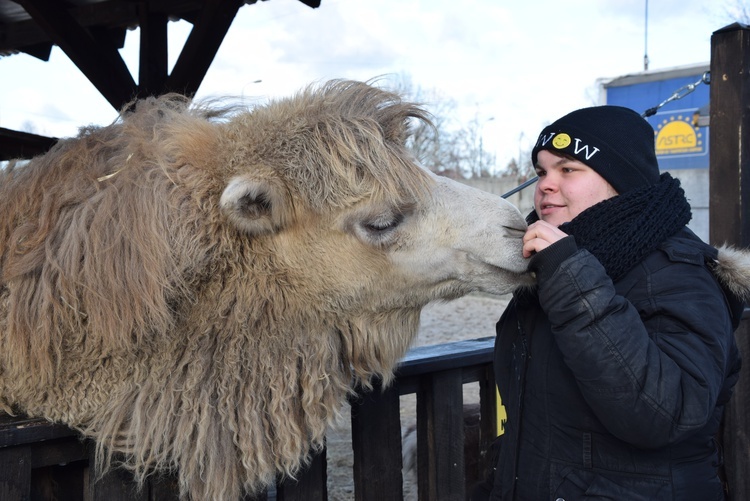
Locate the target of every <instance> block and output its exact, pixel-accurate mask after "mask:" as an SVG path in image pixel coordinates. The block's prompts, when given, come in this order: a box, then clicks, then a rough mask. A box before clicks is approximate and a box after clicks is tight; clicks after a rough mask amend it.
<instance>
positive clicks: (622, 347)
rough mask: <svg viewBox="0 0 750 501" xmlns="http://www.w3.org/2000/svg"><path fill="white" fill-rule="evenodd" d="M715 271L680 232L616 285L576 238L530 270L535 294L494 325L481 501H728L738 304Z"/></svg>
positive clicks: (709, 254)
mask: <svg viewBox="0 0 750 501" xmlns="http://www.w3.org/2000/svg"><path fill="white" fill-rule="evenodd" d="M716 257H717V251H716V249H714V248H713V247H710V246H709V245H707V244H705V243H703V242H702V241H701V240H700V239H698V238H697V237H696V236H695V235H693V233H692V232H690V231H689V230H688V229H687V228H686V229H684V230H682V231H681V232H679V233H678V234H677V235H675V236H673V237H671V238H669V239H668V240H667V241H665V242H664V243H663V244H662V245H661V246H660V247H659V249H658V250H656V251H654V252H653V253H651V254H650V255H649V256H648V257H647V258H646V259H645V260H644V261H643V262H641V263H640V264H639V265H637V266H636V267H635V268H633V269H632V270H630V271H629V272H628V273H627V274H626V275H625V276H624V277H622V278H621V279H620V280H618V281H617V282H616V283H614V284H613V282H612V280H611V279H610V278H609V277H608V276H607V275H606V273H605V270H604V268H603V267H602V265H601V264H600V263H599V261H598V260H597V259H596V258H595V257H594V256H592V255H591V254H590V253H589V252H588V251H586V250H579V249H578V248H577V246H576V244H575V240H574V239H573V237H567V238H565V239H563V240H561V241H559V242H557V243H555V244H554V245H552V246H550V247H548V248H547V249H545V250H544V251H542V252H540V253H538V254H537V255H536V256H535V257H534V258H533V261H532V265H533V266H534V268H535V269H536V270H537V280H538V285H537V287H536V288H535V289H533V290H525V291H522V292H518V293H516V295H515V296H514V299H513V300H512V301H511V303H510V304H509V306H508V308H507V309H506V311H505V313H504V314H503V316H502V318H501V319H500V321H499V322H498V324H497V339H496V345H495V362H494V363H495V377H496V380H497V384H498V388H499V391H500V395H501V398H502V403H503V405H504V406H505V408H506V412H507V423H506V424H505V431H504V434H503V435H502V436H501V437H500V439H499V441H500V443H501V448H500V452H499V459H498V462H497V470H496V474H495V478H494V486H493V489H492V493H491V495H490V499H493V500H504V501H505V500H530V501H541V500H546V499H549V500H567V501H578V500H582V499H586V500H593V499H611V500H615V499H616V500H628V501H637V500H649V501H651V500H664V501H667V500H679V501H689V500H696V501H708V500H720V499H724V492H723V486H722V483H721V481H720V479H719V477H718V476H717V468H718V467H719V465H720V461H721V452H720V450H719V448H718V446H717V442H716V440H715V437H716V435H717V431H718V428H719V424H720V420H721V416H722V413H723V409H724V404H726V402H727V401H728V400H729V397H730V395H731V393H732V387H733V386H734V384H735V383H736V381H737V378H738V372H739V369H740V358H739V354H738V351H737V346H736V344H735V340H734V335H733V332H734V328H735V326H736V322H738V321H739V320H738V318H736V316H737V315H741V311H742V303H741V301H740V300H739V299H738V298H737V297H735V296H734V295H732V294H731V293H728V292H727V291H726V290H725V289H724V288H723V287H722V286H721V285H720V283H719V282H718V281H717V279H716V277H715V276H714V274H713V273H712V271H711V270H710V268H709V265H708V263H712V262H714V260H715V259H716ZM733 315H734V316H735V317H733ZM733 323H734V325H733Z"/></svg>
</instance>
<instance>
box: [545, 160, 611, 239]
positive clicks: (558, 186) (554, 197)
mask: <svg viewBox="0 0 750 501" xmlns="http://www.w3.org/2000/svg"><path fill="white" fill-rule="evenodd" d="M535 167H536V173H537V175H538V176H539V181H538V182H537V184H536V190H535V191H534V207H535V210H536V213H537V216H539V219H541V220H542V221H546V222H548V223H550V224H553V225H555V226H560V225H561V224H563V223H567V222H569V221H571V220H572V219H573V218H574V217H576V216H577V215H578V214H580V213H581V212H583V211H584V210H586V209H588V208H589V207H591V206H592V205H595V204H598V203H599V202H601V201H602V200H606V199H608V198H612V197H614V196H616V195H617V192H616V191H615V189H614V188H612V185H610V184H609V183H608V182H607V181H606V180H605V179H604V178H603V177H601V176H600V175H599V174H598V173H597V172H596V171H594V170H593V169H592V168H591V167H589V166H587V165H586V164H584V163H581V162H579V161H578V160H573V159H570V158H567V157H563V156H558V155H555V154H554V153H551V152H549V151H547V150H541V151H540V152H539V154H538V155H537V163H536V166H535Z"/></svg>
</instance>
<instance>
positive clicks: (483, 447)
mask: <svg viewBox="0 0 750 501" xmlns="http://www.w3.org/2000/svg"><path fill="white" fill-rule="evenodd" d="M497 405H498V400H497V389H496V386H495V373H494V370H493V367H492V365H487V366H485V377H484V378H483V379H481V380H480V381H479V406H480V416H481V421H480V424H479V457H480V459H479V465H478V471H477V480H479V481H481V480H483V479H484V478H486V477H487V475H488V474H489V472H490V471H491V470H492V469H493V468H494V466H495V465H494V464H492V462H493V460H494V458H492V457H491V454H490V446H491V445H492V443H493V442H494V441H495V439H497V436H498V433H499V432H500V430H498V426H497Z"/></svg>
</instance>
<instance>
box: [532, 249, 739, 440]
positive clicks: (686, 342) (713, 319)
mask: <svg viewBox="0 0 750 501" xmlns="http://www.w3.org/2000/svg"><path fill="white" fill-rule="evenodd" d="M539 257H540V258H542V259H540V261H541V263H537V265H538V266H540V267H541V268H542V269H543V270H544V273H542V274H540V275H539V276H538V280H539V298H540V302H541V305H542V308H543V309H544V310H545V312H546V314H547V316H548V318H549V320H550V323H551V325H552V335H553V336H554V337H555V340H556V342H557V345H558V347H559V349H560V350H561V352H562V354H563V357H564V359H565V363H566V364H567V365H568V367H570V369H571V370H572V372H573V374H574V375H575V378H576V380H577V383H578V386H579V388H580V389H581V391H582V393H583V395H584V398H585V399H586V401H587V403H588V404H589V405H590V406H591V408H592V409H593V411H594V412H595V414H596V415H597V417H598V418H599V419H600V421H601V422H602V423H603V424H604V426H605V427H607V429H608V430H609V431H610V432H611V433H612V434H614V435H615V436H617V437H618V438H620V439H622V440H624V441H626V442H628V443H631V444H633V445H635V446H637V447H644V448H650V447H662V446H664V445H666V444H670V443H675V442H679V441H680V440H682V439H683V438H685V437H686V436H688V435H689V434H691V433H693V432H695V431H696V430H699V429H701V428H702V427H704V426H705V425H706V423H707V422H708V421H709V419H710V418H711V416H712V414H713V412H714V410H715V407H716V403H717V398H718V395H719V393H720V391H721V390H722V386H723V384H724V379H725V377H726V373H727V370H728V368H727V364H728V363H729V362H728V360H729V358H730V355H729V353H730V350H731V349H732V339H733V338H732V336H733V332H732V329H731V325H730V320H729V316H728V312H727V307H726V305H725V302H724V299H723V295H722V293H721V291H720V289H719V288H718V285H717V284H716V282H715V280H714V278H713V276H712V275H711V273H710V271H709V270H708V269H706V267H705V266H702V265H699V264H692V263H687V262H669V261H668V260H666V258H664V259H662V260H661V261H662V262H664V263H666V264H664V263H662V264H663V265H660V266H656V267H655V269H653V270H648V271H646V270H643V272H642V277H641V276H640V275H639V278H642V280H640V279H639V280H638V281H637V284H636V285H635V287H637V289H638V291H637V292H636V293H635V294H634V296H635V301H636V302H637V307H636V305H634V304H633V303H631V302H630V301H629V300H628V299H626V298H625V297H623V296H622V295H618V294H617V292H616V290H615V286H614V284H613V283H612V280H611V279H610V278H609V277H608V276H607V274H606V272H605V270H604V268H603V267H602V265H601V263H599V261H598V260H597V259H596V258H595V257H594V256H592V255H591V254H590V253H589V252H588V251H586V250H577V251H575V252H574V253H572V254H571V255H569V256H568V257H567V258H565V259H564V260H562V261H561V262H560V263H559V265H557V264H558V263H554V264H553V265H552V266H544V265H545V264H547V265H549V263H544V261H545V259H544V257H543V256H539ZM564 257H565V256H562V258H564ZM552 261H555V259H552ZM640 266H644V265H643V264H641V265H640ZM552 270H554V271H552ZM628 296H629V297H631V296H633V295H631V294H630V293H629V294H628Z"/></svg>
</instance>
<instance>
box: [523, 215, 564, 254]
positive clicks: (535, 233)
mask: <svg viewBox="0 0 750 501" xmlns="http://www.w3.org/2000/svg"><path fill="white" fill-rule="evenodd" d="M567 236H568V235H567V233H565V232H563V231H561V230H560V229H559V228H557V227H556V226H553V225H551V224H549V223H547V222H544V221H536V222H535V223H532V224H531V225H530V226H529V227H528V229H527V230H526V234H525V235H524V236H523V257H525V258H529V257H531V256H532V255H533V254H534V253H536V252H539V251H540V250H543V249H546V248H547V247H549V246H550V245H552V244H553V243H555V242H557V241H558V240H561V239H563V238H565V237H567Z"/></svg>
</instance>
